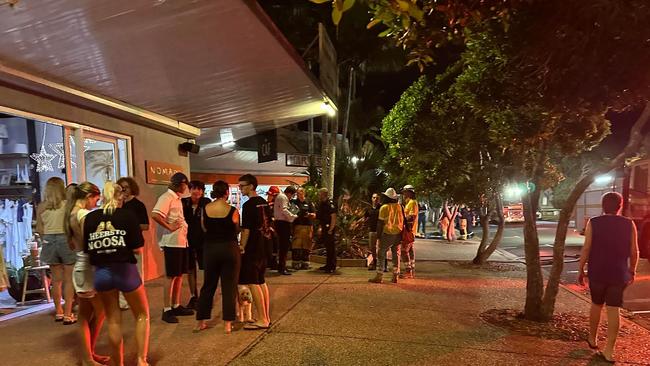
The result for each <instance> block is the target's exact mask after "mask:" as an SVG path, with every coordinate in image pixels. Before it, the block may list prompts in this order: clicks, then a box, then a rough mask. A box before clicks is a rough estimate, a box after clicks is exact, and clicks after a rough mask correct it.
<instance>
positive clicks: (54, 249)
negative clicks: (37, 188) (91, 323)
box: [36, 177, 77, 325]
mask: <svg viewBox="0 0 650 366" xmlns="http://www.w3.org/2000/svg"><path fill="white" fill-rule="evenodd" d="M65 206H66V201H65V184H64V183H63V179H61V178H58V177H52V178H50V179H48V180H47V183H46V184H45V200H44V201H43V202H41V204H40V205H38V209H37V211H36V232H37V233H39V234H40V235H41V237H42V238H43V249H42V251H41V261H42V262H43V263H45V264H47V265H49V266H50V270H51V271H52V297H53V298H54V309H55V315H54V320H55V321H57V322H60V321H62V322H63V324H64V325H70V324H74V323H76V322H77V319H76V318H75V316H74V314H72V302H73V298H74V287H73V285H72V269H73V266H74V263H75V261H76V258H77V255H76V254H75V253H74V251H72V249H70V247H69V246H68V240H67V238H66V236H65V228H64V226H65V225H64V224H65V222H66V217H67V216H66V212H65ZM62 295H63V300H64V301H65V303H64V306H61V297H62Z"/></svg>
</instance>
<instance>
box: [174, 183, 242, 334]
mask: <svg viewBox="0 0 650 366" xmlns="http://www.w3.org/2000/svg"><path fill="white" fill-rule="evenodd" d="M190 185H192V183H191V182H190ZM229 190H230V189H229V187H228V183H226V182H224V181H222V180H220V181H217V182H216V183H214V185H213V186H212V197H214V199H215V200H214V202H211V203H208V204H207V205H205V207H204V209H203V210H202V214H201V215H202V217H201V223H202V226H203V228H202V229H203V230H205V236H204V242H203V246H204V248H203V250H204V254H205V257H204V263H205V270H204V272H203V287H202V288H201V297H200V298H199V301H198V309H197V312H196V320H197V325H196V328H194V331H195V332H198V331H201V330H203V329H206V328H207V327H208V326H207V324H206V320H207V319H210V317H211V316H212V314H211V313H212V303H213V301H214V293H215V291H216V290H217V285H218V283H219V280H221V294H222V296H221V304H222V311H221V314H222V318H223V322H224V324H223V326H224V331H225V332H226V334H229V333H230V332H231V327H232V321H234V320H235V318H236V307H237V305H236V303H237V283H238V279H239V271H240V265H241V254H240V250H239V246H238V243H237V234H238V233H239V211H237V209H236V208H234V207H232V206H230V204H228V195H229ZM186 217H187V216H186ZM190 225H191V224H190ZM190 227H191V226H190Z"/></svg>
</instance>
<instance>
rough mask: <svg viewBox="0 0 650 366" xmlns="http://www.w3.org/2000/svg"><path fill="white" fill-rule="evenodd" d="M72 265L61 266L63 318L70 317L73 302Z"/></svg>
mask: <svg viewBox="0 0 650 366" xmlns="http://www.w3.org/2000/svg"><path fill="white" fill-rule="evenodd" d="M73 268H74V265H72V264H69V265H68V264H66V265H64V266H63V300H64V301H65V306H64V308H63V316H68V317H69V316H71V315H72V303H73V302H74V287H73V286H72V270H73Z"/></svg>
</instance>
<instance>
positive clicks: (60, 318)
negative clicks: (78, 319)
mask: <svg viewBox="0 0 650 366" xmlns="http://www.w3.org/2000/svg"><path fill="white" fill-rule="evenodd" d="M54 321H55V322H62V321H63V314H55V315H54Z"/></svg>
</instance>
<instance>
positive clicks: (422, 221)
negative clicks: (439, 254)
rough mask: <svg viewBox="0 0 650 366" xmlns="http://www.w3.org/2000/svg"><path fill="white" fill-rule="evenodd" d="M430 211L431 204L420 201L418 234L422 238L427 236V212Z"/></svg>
mask: <svg viewBox="0 0 650 366" xmlns="http://www.w3.org/2000/svg"><path fill="white" fill-rule="evenodd" d="M428 212H429V206H428V205H427V204H426V203H424V202H420V203H419V205H418V236H419V237H421V238H426V237H427V213H428Z"/></svg>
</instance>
